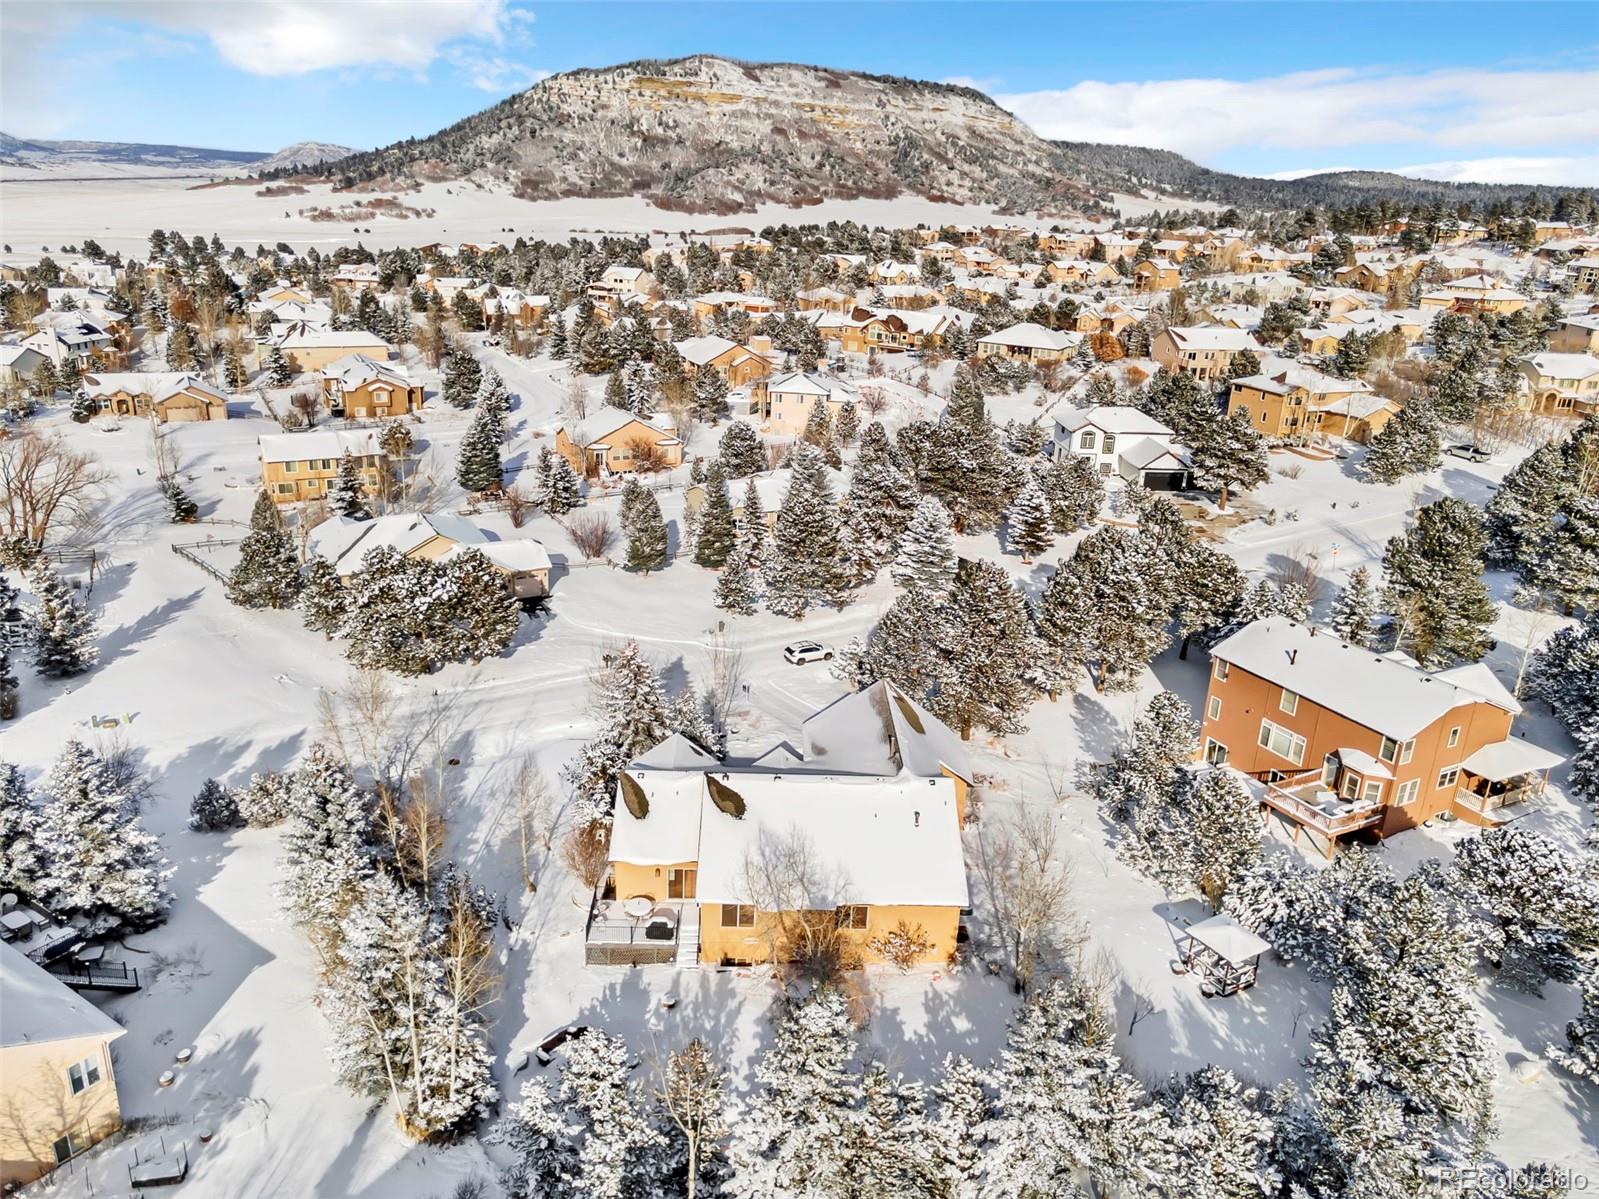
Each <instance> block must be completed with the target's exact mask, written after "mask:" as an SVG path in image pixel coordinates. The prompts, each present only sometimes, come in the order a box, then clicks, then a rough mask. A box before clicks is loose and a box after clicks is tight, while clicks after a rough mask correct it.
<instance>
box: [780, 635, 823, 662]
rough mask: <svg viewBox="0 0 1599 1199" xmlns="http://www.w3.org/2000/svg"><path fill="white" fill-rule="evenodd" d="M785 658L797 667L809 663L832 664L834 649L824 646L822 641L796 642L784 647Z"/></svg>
mask: <svg viewBox="0 0 1599 1199" xmlns="http://www.w3.org/2000/svg"><path fill="white" fill-rule="evenodd" d="M783 657H784V658H786V659H787V660H788V661H790V662H792V663H793V664H794V665H795V666H804V665H805V664H806V663H807V662H831V661H832V660H833V647H832V646H831V645H823V644H822V643H821V642H820V641H796V642H794V643H793V644H792V645H785V646H784V647H783Z"/></svg>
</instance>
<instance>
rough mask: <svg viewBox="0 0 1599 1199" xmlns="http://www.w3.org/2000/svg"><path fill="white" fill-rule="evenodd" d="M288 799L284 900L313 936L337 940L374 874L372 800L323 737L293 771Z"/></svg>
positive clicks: (284, 846)
mask: <svg viewBox="0 0 1599 1199" xmlns="http://www.w3.org/2000/svg"><path fill="white" fill-rule="evenodd" d="M251 787H252V790H253V789H254V788H255V783H254V781H253V780H252V783H251ZM286 800H287V807H288V810H289V819H288V826H287V827H286V828H285V830H284V833H283V859H284V869H283V883H282V894H283V901H284V905H285V906H286V907H287V908H288V910H289V913H290V915H291V916H293V917H294V919H295V920H296V921H298V922H299V923H300V924H302V925H305V926H306V928H307V931H308V932H309V934H310V935H311V937H312V938H313V940H316V941H318V942H319V943H321V944H328V943H331V942H333V941H336V940H337V937H338V924H339V921H340V920H341V919H342V917H343V914H344V913H345V912H346V911H348V910H349V908H350V907H351V905H352V904H353V903H354V902H355V901H356V899H357V893H358V891H359V889H360V886H361V884H362V882H363V881H364V880H365V879H367V878H368V877H369V876H370V875H371V874H372V870H373V862H372V854H371V850H370V844H371V835H372V800H371V798H370V797H369V796H368V795H367V794H366V793H365V792H364V791H362V790H361V788H359V787H358V786H356V783H355V780H354V779H353V778H351V776H350V771H349V768H348V767H347V766H346V765H345V764H344V763H343V762H342V761H340V759H339V757H338V756H337V755H336V754H335V753H334V752H333V751H332V750H331V749H329V748H328V747H327V746H326V745H322V744H320V743H318V744H316V745H313V746H312V747H311V749H310V752H309V753H308V754H307V755H306V759H305V761H304V762H303V763H302V764H301V765H300V767H299V768H298V769H296V770H295V771H294V772H293V774H292V775H290V776H289V779H288V784H287V795H286Z"/></svg>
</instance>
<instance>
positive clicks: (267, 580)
mask: <svg viewBox="0 0 1599 1199" xmlns="http://www.w3.org/2000/svg"><path fill="white" fill-rule="evenodd" d="M263 494H264V493H263ZM266 502H267V503H268V504H271V503H272V501H271V500H270V499H268V500H267V501H266ZM261 515H262V514H261V509H260V504H259V502H258V503H257V508H256V513H255V514H254V515H252V516H251V525H252V528H251V530H250V532H248V533H246V534H245V536H244V540H243V541H241V542H240V543H239V560H238V562H237V563H236V564H235V565H234V567H233V571H232V573H231V574H229V575H228V583H227V596H228V599H230V600H231V601H232V602H234V603H235V604H238V605H239V606H240V607H241V608H292V607H293V606H294V602H295V600H296V599H298V598H299V595H300V586H301V580H300V561H299V557H298V555H297V554H296V553H295V552H294V543H293V542H292V541H290V540H289V535H288V533H287V532H286V531H285V530H284V529H283V527H282V525H281V524H275V525H272V526H270V527H267V528H258V527H254V526H255V525H256V517H257V516H261ZM272 515H273V517H274V518H276V516H277V513H276V510H275V509H274V511H273V514H272ZM260 523H261V524H267V521H266V519H265V518H263V519H262V520H261V522H260Z"/></svg>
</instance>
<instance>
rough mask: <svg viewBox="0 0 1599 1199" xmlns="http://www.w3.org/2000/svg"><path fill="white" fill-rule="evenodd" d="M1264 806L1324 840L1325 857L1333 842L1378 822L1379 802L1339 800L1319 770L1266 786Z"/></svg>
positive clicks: (1380, 805)
mask: <svg viewBox="0 0 1599 1199" xmlns="http://www.w3.org/2000/svg"><path fill="white" fill-rule="evenodd" d="M1265 803H1266V806H1267V807H1269V808H1271V809H1272V810H1273V811H1275V812H1279V813H1281V814H1282V815H1284V816H1286V817H1288V819H1290V820H1292V821H1293V822H1294V823H1295V825H1297V826H1298V828H1296V829H1295V832H1294V836H1295V839H1296V840H1297V839H1298V835H1299V832H1298V830H1299V829H1302V828H1303V829H1309V830H1310V831H1311V832H1313V833H1316V834H1318V835H1319V836H1322V837H1325V838H1326V840H1327V852H1328V856H1329V857H1330V856H1331V855H1332V849H1333V843H1334V842H1335V841H1336V840H1337V839H1338V838H1339V837H1343V836H1347V835H1348V834H1350V833H1354V832H1359V831H1360V830H1361V829H1366V828H1371V827H1373V826H1374V825H1377V824H1381V823H1382V817H1383V804H1382V801H1380V800H1358V799H1343V798H1341V797H1339V796H1338V795H1337V794H1336V793H1335V792H1334V791H1333V790H1332V789H1331V788H1330V787H1328V786H1327V784H1326V783H1325V782H1324V781H1323V779H1322V772H1321V771H1320V770H1307V771H1304V772H1303V773H1301V774H1296V775H1291V776H1289V777H1288V778H1285V779H1280V780H1278V781H1277V782H1275V783H1267V784H1266V792H1265Z"/></svg>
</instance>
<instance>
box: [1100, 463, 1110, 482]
mask: <svg viewBox="0 0 1599 1199" xmlns="http://www.w3.org/2000/svg"><path fill="white" fill-rule="evenodd" d="M1099 473H1100V474H1101V475H1104V476H1105V477H1106V478H1109V477H1110V463H1109V462H1101V463H1100V464H1099Z"/></svg>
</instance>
